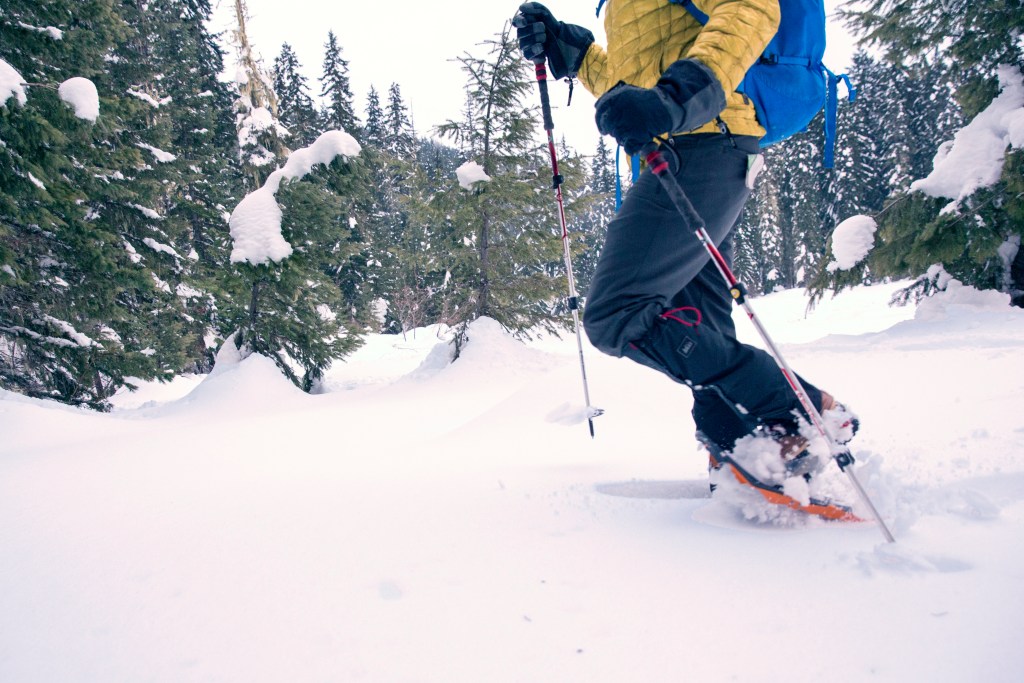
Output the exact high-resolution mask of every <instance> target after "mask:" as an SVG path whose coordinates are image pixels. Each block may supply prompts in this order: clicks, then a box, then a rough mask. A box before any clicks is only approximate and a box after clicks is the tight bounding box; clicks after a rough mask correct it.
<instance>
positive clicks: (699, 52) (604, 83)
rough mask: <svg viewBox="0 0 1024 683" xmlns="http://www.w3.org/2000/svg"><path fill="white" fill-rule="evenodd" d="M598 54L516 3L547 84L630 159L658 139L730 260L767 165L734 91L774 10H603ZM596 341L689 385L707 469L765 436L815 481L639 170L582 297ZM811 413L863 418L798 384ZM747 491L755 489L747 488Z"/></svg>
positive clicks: (776, 391) (666, 208) (744, 5)
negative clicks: (551, 81)
mask: <svg viewBox="0 0 1024 683" xmlns="http://www.w3.org/2000/svg"><path fill="white" fill-rule="evenodd" d="M602 5H603V6H604V8H605V12H606V14H605V30H606V34H607V37H608V45H607V47H606V48H605V47H602V46H600V45H598V44H597V43H596V42H595V40H594V35H593V34H592V33H591V32H590V31H589V30H587V29H586V28H584V27H581V26H577V25H573V24H567V23H564V22H561V21H559V20H557V19H556V18H555V17H554V16H553V15H552V14H551V12H550V11H549V10H548V9H547V8H546V7H545V6H544V5H542V4H540V3H537V2H527V3H525V4H523V5H521V6H520V8H519V12H518V13H517V15H516V17H515V19H514V21H513V23H514V25H515V26H516V28H517V30H518V40H519V44H520V47H521V49H522V50H523V54H524V56H525V57H526V58H527V59H531V60H538V59H541V58H543V59H544V60H546V61H547V64H548V69H549V71H550V73H551V75H552V77H553V78H555V79H563V78H578V79H579V81H580V83H582V84H583V85H584V87H586V88H587V90H589V91H590V92H591V93H593V94H594V95H595V96H596V97H598V98H599V99H598V101H597V104H596V117H595V118H596V123H597V127H598V129H599V131H600V132H601V133H602V134H605V135H611V136H612V137H614V138H615V139H616V141H617V142H618V143H619V144H620V145H621V146H622V148H623V149H624V150H625V151H626V152H627V153H628V154H630V155H633V154H636V153H638V152H639V151H640V150H641V149H642V148H644V147H645V146H647V145H649V144H650V143H651V141H652V140H654V139H658V138H661V139H662V143H661V144H662V145H663V147H665V148H668V150H669V152H670V153H668V154H666V155H665V156H666V157H667V158H668V159H669V160H670V161H671V163H672V167H671V172H672V174H673V175H674V176H675V178H676V180H677V181H678V182H679V184H680V186H681V187H682V188H683V189H684V190H685V192H686V195H687V196H688V197H689V198H690V200H691V201H692V203H693V205H694V207H695V209H696V210H697V213H699V214H700V216H701V217H702V218H703V220H704V222H705V223H706V227H707V232H708V233H709V234H710V236H711V238H712V240H713V241H714V243H715V244H716V245H717V246H718V249H719V250H720V251H721V252H722V253H723V255H724V256H725V258H726V260H731V254H732V241H731V236H732V231H733V229H734V227H735V224H736V223H737V221H738V220H739V217H740V213H741V211H742V209H743V205H744V203H745V202H746V200H747V198H748V196H749V194H750V190H751V189H752V188H753V186H754V181H755V179H756V173H757V170H758V169H759V168H760V163H759V162H760V159H759V154H760V148H759V144H758V141H759V139H760V138H761V137H762V136H763V135H764V133H765V131H764V128H762V126H761V125H760V124H759V123H758V120H757V115H756V113H755V109H754V107H753V106H752V104H751V103H750V101H749V100H747V99H746V97H744V96H743V95H742V94H740V93H737V92H736V87H737V85H738V84H739V83H740V82H741V81H742V79H743V77H744V74H745V73H746V71H747V69H748V68H749V67H750V66H751V65H752V64H753V63H754V62H755V61H756V60H757V59H758V57H759V56H760V55H761V53H762V51H763V50H764V48H765V46H766V45H767V44H768V42H769V41H770V40H771V38H772V36H773V35H774V33H775V31H776V29H777V27H778V24H779V19H780V10H779V3H778V0H729V1H727V2H726V1H719V0H708V1H707V2H704V3H702V6H701V9H702V10H703V12H704V13H706V14H707V22H706V23H705V24H704V25H702V24H701V23H700V22H698V21H697V20H696V19H695V18H694V17H693V16H692V15H691V14H690V13H689V12H688V11H687V10H685V9H684V8H683V7H682V6H680V5H676V4H672V3H670V2H669V0H606V1H603V2H602ZM583 325H584V329H585V331H586V333H587V336H588V337H589V339H590V341H591V343H592V344H593V345H594V346H595V347H597V348H598V349H599V350H600V351H602V352H604V353H607V354H609V355H612V356H616V357H622V356H625V357H627V358H629V359H631V360H633V361H636V362H637V363H640V364H642V365H645V366H647V367H650V368H653V369H655V370H657V371H659V372H661V373H664V374H665V375H668V376H669V377H671V378H672V379H674V380H676V381H677V382H681V383H683V384H686V385H687V386H688V387H690V388H691V389H692V390H693V419H694V422H695V423H696V426H697V437H698V439H699V440H700V441H701V442H702V443H704V444H705V446H706V447H707V448H708V450H709V452H710V455H711V460H712V463H713V464H718V463H720V462H721V461H722V458H723V457H724V458H728V457H729V456H730V454H731V453H732V451H733V449H734V448H735V446H736V444H737V441H739V440H741V439H743V438H744V437H748V436H752V435H754V436H757V437H759V438H770V439H772V440H773V441H774V442H776V443H777V444H778V445H779V453H780V456H781V457H782V459H783V460H784V461H786V462H787V463H789V464H788V465H787V469H790V470H791V471H793V472H797V473H799V474H806V475H807V476H810V474H811V473H812V472H813V471H814V469H815V467H820V466H821V464H822V463H821V462H815V461H816V460H818V459H816V458H814V456H812V455H810V454H809V439H808V438H806V437H805V436H804V434H801V429H800V423H801V421H802V420H806V417H807V416H806V414H805V413H804V411H803V409H802V408H801V406H800V403H799V401H798V399H797V397H796V395H795V394H794V392H793V391H792V388H791V387H790V386H789V385H788V384H787V382H786V379H785V377H784V376H783V374H782V373H781V372H780V370H779V368H778V366H777V365H776V363H775V361H774V360H773V359H772V357H771V356H770V355H768V354H767V353H765V352H764V351H762V350H760V349H758V348H755V347H752V346H749V345H747V344H743V343H741V342H739V341H738V340H737V338H736V331H735V328H734V325H733V320H732V301H731V298H730V295H729V292H728V290H727V288H726V287H725V286H723V284H722V281H721V275H720V274H719V272H718V271H717V270H716V267H715V265H714V263H712V262H711V260H710V259H709V256H708V253H707V252H706V251H705V249H704V248H703V247H702V245H701V244H700V243H699V242H698V240H696V239H694V237H693V234H692V233H690V232H688V231H687V230H685V229H682V223H681V217H680V215H679V213H678V212H677V209H676V208H675V206H674V205H673V204H672V203H671V202H670V201H669V198H668V197H667V196H666V194H665V191H664V190H663V189H662V187H661V184H660V183H659V180H658V179H657V178H656V177H655V176H654V175H653V174H651V173H643V174H642V175H641V176H640V177H639V178H638V179H637V181H636V182H635V183H634V184H633V186H632V187H631V188H630V189H629V191H628V193H627V194H626V196H625V199H624V201H623V203H622V206H621V208H620V210H619V212H618V213H617V214H616V216H615V218H614V219H613V220H612V221H611V222H610V223H609V225H608V230H607V236H606V240H605V245H604V249H603V251H602V252H601V256H600V259H599V261H598V264H597V269H596V272H595V274H594V277H593V280H592V282H591V285H590V288H589V291H588V292H587V299H586V306H585V309H584V319H583ZM800 382H801V383H802V385H803V386H804V388H805V389H806V391H807V393H808V395H809V396H810V398H811V401H812V402H813V404H814V407H815V408H817V409H818V410H819V411H820V412H821V413H822V414H823V416H824V418H825V419H826V420H827V421H829V423H830V424H832V425H834V426H836V427H838V430H837V431H838V434H839V437H838V439H837V440H838V441H839V442H840V443H845V442H846V441H848V440H849V439H850V438H852V436H853V433H854V431H855V430H856V428H857V426H858V423H857V422H856V419H855V418H854V416H853V414H852V413H851V412H850V411H848V410H847V409H846V408H845V407H844V406H842V405H841V404H839V403H838V402H837V401H836V400H835V399H834V398H833V397H832V396H831V395H829V394H828V393H826V392H824V391H822V390H820V389H819V388H817V387H815V386H814V385H812V384H810V383H809V382H807V381H805V380H803V379H802V378H801V379H800ZM754 485H755V486H756V483H755V484H754Z"/></svg>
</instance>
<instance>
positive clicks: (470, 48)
mask: <svg viewBox="0 0 1024 683" xmlns="http://www.w3.org/2000/svg"><path fill="white" fill-rule="evenodd" d="M246 1H247V5H248V7H249V12H250V14H251V19H250V21H249V25H248V32H249V39H250V41H251V42H252V43H253V45H254V46H255V48H256V49H257V50H258V51H259V53H260V54H262V56H263V59H264V63H265V64H266V66H267V67H268V68H269V66H270V64H271V63H272V62H273V60H274V57H276V56H277V54H278V53H279V52H280V50H281V45H282V43H285V42H287V43H289V44H290V45H291V46H292V48H294V50H295V52H296V53H297V54H298V57H299V60H300V62H301V63H302V65H303V68H304V70H305V75H306V76H307V78H309V81H310V85H311V90H315V89H316V88H318V87H319V85H318V83H317V81H316V79H317V78H318V77H319V76H320V73H321V66H322V63H323V57H324V43H326V41H327V32H328V30H333V31H334V33H335V34H336V35H337V37H338V43H339V44H340V45H341V47H342V56H343V57H344V58H345V59H347V60H348V62H349V75H350V78H351V82H352V91H353V95H354V96H355V100H356V114H357V116H359V117H360V119H363V118H364V112H365V105H366V94H367V92H368V91H369V89H370V86H371V85H373V86H374V87H375V88H376V89H377V91H378V92H379V93H380V94H381V98H382V100H385V99H386V96H387V90H388V88H389V87H390V86H391V83H393V82H396V83H398V84H399V86H400V87H401V90H402V96H403V98H404V100H405V102H406V105H407V106H408V107H409V108H410V110H411V112H412V115H413V120H414V123H415V126H416V130H417V132H418V133H419V134H420V135H432V129H433V127H434V126H436V125H438V124H440V123H443V122H444V121H446V120H448V119H458V118H459V117H460V115H461V111H462V105H463V102H464V96H463V86H464V85H465V81H466V79H465V75H464V74H463V72H462V71H461V70H460V65H459V64H458V63H457V62H455V61H454V60H455V59H456V58H458V57H459V56H461V55H463V54H464V53H465V52H472V53H474V54H482V51H481V48H480V47H479V44H480V43H481V42H483V41H485V40H487V39H489V38H491V37H492V36H494V34H496V33H498V32H499V31H500V30H501V27H502V24H503V22H504V21H507V20H509V19H511V17H512V16H513V15H514V14H515V12H516V9H517V8H518V6H519V2H518V1H517V0H511V1H509V2H506V1H505V0H484V1H483V2H481V1H478V0H448V1H447V2H438V1H437V0H378V1H377V2H367V1H366V0H284V1H282V0H246ZM667 1H668V0H666V2H667ZM597 2H598V0H545V1H544V4H545V5H546V6H547V7H548V8H549V9H550V10H551V11H552V13H553V14H554V15H555V16H556V17H558V18H559V19H560V20H562V21H567V22H569V23H574V24H580V25H582V26H585V27H587V28H589V29H590V30H591V31H593V32H594V34H595V36H596V37H597V40H598V41H599V42H601V43H602V44H603V43H604V30H603V22H604V13H603V12H602V16H601V18H600V19H598V18H597V17H596V16H595V15H594V10H595V9H596V8H597ZM213 4H214V7H215V20H214V26H213V28H214V29H215V30H218V29H222V28H228V27H229V26H231V25H232V22H233V21H234V4H235V3H234V0H214V3H213ZM838 4H839V0H826V1H825V6H826V7H827V8H828V9H829V11H830V12H831V11H833V10H834V8H835V6H837V5H838ZM828 37H829V51H828V53H827V54H826V59H825V63H826V64H827V65H828V66H829V67H830V68H831V69H832V70H833V71H837V73H838V72H839V71H840V70H842V69H844V68H845V67H846V66H847V65H848V63H849V59H850V56H851V55H852V52H853V47H852V40H851V39H849V38H848V37H847V36H846V35H845V31H844V30H843V29H842V27H841V26H839V25H835V24H833V25H832V26H830V28H829V35H828ZM227 62H228V66H229V73H231V74H233V73H234V71H235V69H234V52H233V51H232V52H231V53H229V54H228V55H227ZM312 94H313V95H314V96H317V95H319V92H318V91H315V92H312ZM567 96H568V88H567V86H566V85H565V84H564V83H554V84H552V86H551V100H552V104H553V105H554V107H555V110H554V114H553V116H554V123H555V135H556V137H557V138H558V139H560V138H561V137H562V136H563V135H564V136H565V137H566V139H567V140H568V141H569V144H570V145H572V146H573V147H574V148H576V149H577V150H579V151H580V152H582V153H585V154H591V153H593V150H594V147H595V146H596V145H597V139H598V133H597V128H596V126H595V125H594V98H593V97H592V96H591V95H590V93H588V92H587V91H586V90H584V89H583V87H582V86H578V87H576V89H575V90H574V93H573V100H572V105H571V107H570V108H568V109H566V108H565V102H566V98H567ZM538 102H539V97H538ZM538 129H539V128H538ZM540 132H541V134H542V131H540Z"/></svg>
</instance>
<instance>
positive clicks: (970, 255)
mask: <svg viewBox="0 0 1024 683" xmlns="http://www.w3.org/2000/svg"><path fill="white" fill-rule="evenodd" d="M844 16H845V17H846V19H847V20H848V22H849V23H850V25H851V26H853V27H855V28H856V29H858V30H861V31H864V32H865V33H866V34H867V38H868V40H870V41H871V42H874V43H876V44H879V45H882V46H884V47H885V48H886V49H887V51H888V52H887V56H888V58H889V60H890V61H891V62H892V63H893V64H895V65H898V66H899V67H901V68H908V69H912V70H915V71H917V72H918V73H921V74H923V77H924V79H925V80H926V83H925V87H924V88H923V89H922V90H921V91H920V92H911V93H910V96H911V97H912V98H913V99H912V100H911V101H912V102H915V103H916V104H917V105H918V106H919V107H922V108H926V109H927V111H926V112H922V116H921V117H920V118H914V119H913V121H914V123H912V124H908V125H907V126H906V132H905V134H906V136H907V138H908V140H912V139H913V138H914V137H916V136H921V137H929V136H934V135H942V137H943V138H945V137H946V136H945V134H944V131H943V129H944V128H946V127H947V126H948V125H950V124H951V123H953V120H954V119H955V116H943V115H942V113H941V112H944V111H948V109H945V108H944V105H945V103H946V102H948V97H947V93H948V92H949V91H950V90H951V89H952V88H951V87H950V86H949V84H950V83H953V84H956V86H957V93H958V99H959V103H960V104H961V106H962V108H963V112H964V114H965V116H966V118H967V119H970V118H972V117H973V116H974V115H976V114H977V113H978V112H979V111H981V110H982V109H983V108H984V107H985V106H987V105H988V104H989V103H990V102H991V100H992V99H993V97H994V96H995V94H996V92H997V83H996V79H995V74H996V72H997V68H998V66H999V65H1000V64H1009V65H1013V66H1016V67H1018V68H1020V67H1021V66H1024V46H1022V44H1021V43H1020V41H1017V40H1013V39H1010V38H1008V36H1013V35H1019V34H1020V32H1021V31H1022V30H1024V13H1022V12H1021V10H1020V6H1019V3H1016V6H1015V5H1014V3H1007V2H1005V0H982V1H980V2H975V3H963V2H961V3H955V6H950V5H949V3H948V2H942V1H941V0H913V1H911V2H905V3H898V4H895V5H893V4H891V3H886V2H882V0H872V1H871V2H868V3H866V4H864V5H862V6H859V7H857V8H856V9H851V10H848V11H846V12H845V13H844ZM947 73H948V74H949V75H948V76H944V75H942V74H947ZM937 74H938V76H937ZM936 81H938V83H936ZM937 112H938V115H936V113H937ZM935 147H936V145H935V144H931V145H925V146H924V148H925V149H929V150H934V149H935ZM908 156H912V152H911V153H909V154H908ZM1022 156H1024V152H1021V151H1019V150H1018V151H1011V152H1010V153H1008V154H1007V156H1006V160H1005V164H1004V167H1003V176H1002V178H1001V180H1000V182H999V183H997V184H996V185H994V186H993V187H990V188H985V189H982V190H979V191H978V192H976V193H975V195H974V196H972V197H970V198H968V199H967V200H965V201H962V202H959V203H958V204H957V209H956V211H955V212H945V213H944V212H942V209H943V208H944V207H945V206H946V204H948V202H943V201H942V200H935V199H932V198H930V197H925V196H923V195H921V194H919V193H913V192H910V193H903V194H901V195H900V196H898V197H897V198H895V199H894V201H893V202H892V204H891V206H890V207H889V208H887V209H886V211H885V213H884V214H883V215H882V216H881V221H880V230H879V235H878V239H877V241H878V243H879V246H878V247H877V248H876V249H875V250H874V252H872V255H871V259H870V264H871V268H872V269H874V270H875V271H876V272H878V273H879V274H882V275H889V276H906V275H916V274H919V273H922V272H924V271H925V270H929V269H930V267H931V265H933V264H935V263H941V264H942V265H943V266H944V267H945V269H946V270H947V271H948V272H950V273H951V274H953V275H954V276H955V277H957V278H958V279H960V280H963V281H965V282H967V283H969V284H973V285H976V286H983V287H996V288H999V289H1003V290H1005V291H1010V292H1013V291H1019V290H1024V281H1019V280H1017V279H1016V278H1015V276H1014V272H1016V271H1015V270H1014V268H1013V259H1011V258H1008V253H1009V251H1010V250H1011V247H1012V245H1017V244H1019V241H1020V238H1021V235H1022V234H1024V225H1022V223H1021V221H1020V216H1021V214H1024V208H1022V207H1024V199H1022V195H1021V194H1020V193H1019V192H1015V190H1014V188H1015V187H1017V186H1018V185H1019V177H1020V176H1019V172H1020V171H1019V169H1020V165H1021V157H1022ZM910 165H911V167H912V168H913V167H914V166H915V164H914V162H913V160H912V161H911V164H910ZM916 166H918V167H921V166H923V167H925V170H921V171H918V173H920V175H924V174H925V173H926V172H927V170H928V169H930V164H927V163H926V162H925V161H924V160H923V159H922V160H921V161H920V162H919V163H918V164H916Z"/></svg>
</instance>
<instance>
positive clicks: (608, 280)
mask: <svg viewBox="0 0 1024 683" xmlns="http://www.w3.org/2000/svg"><path fill="white" fill-rule="evenodd" d="M733 140H734V139H733V138H730V137H728V136H725V135H687V136H681V137H679V138H676V139H675V140H674V142H673V145H674V147H675V148H676V149H678V151H679V157H680V163H678V164H677V163H675V161H676V158H675V157H674V156H673V155H672V154H667V155H666V156H667V157H668V158H669V159H670V161H672V162H673V172H674V175H675V176H676V179H677V180H678V181H679V183H680V184H681V185H682V187H683V189H684V190H685V191H686V193H687V195H688V196H689V197H690V201H691V202H693V205H694V207H695V208H696V210H697V212H698V213H699V214H700V215H701V217H702V218H703V219H704V222H705V223H706V227H707V231H708V233H709V234H710V235H711V238H712V240H713V241H714V242H715V243H716V244H718V243H721V242H722V241H723V240H724V239H725V237H726V235H728V234H729V232H730V230H732V226H733V224H734V223H735V222H736V220H737V218H738V217H739V215H740V211H741V210H742V209H743V204H744V203H745V202H746V199H747V196H748V194H749V190H748V189H747V187H746V184H745V177H746V170H747V155H748V152H749V151H750V147H751V146H752V147H753V149H754V150H756V149H757V141H756V140H755V139H754V138H749V137H737V138H735V140H739V141H741V142H742V143H743V144H744V145H745V146H746V148H747V149H743V148H739V147H737V146H734V144H733ZM709 262H710V258H709V257H708V254H707V252H706V251H705V250H704V247H703V246H702V245H701V243H700V242H699V241H698V240H697V238H696V236H695V235H694V233H693V231H692V229H690V228H689V227H688V226H687V225H686V224H685V223H684V221H683V218H682V216H680V215H679V212H678V210H677V209H676V207H675V205H674V204H673V203H672V201H671V199H670V198H669V197H668V195H667V194H666V193H665V191H664V190H663V189H662V187H661V181H659V180H658V178H657V177H656V176H655V175H654V174H652V173H649V172H645V173H643V174H641V176H640V178H639V179H638V180H637V182H636V183H635V184H634V185H633V187H632V188H630V190H629V192H628V193H627V194H626V198H625V201H624V202H623V204H622V207H621V208H620V210H619V212H618V213H617V214H616V216H615V218H613V219H612V221H611V223H609V225H608V232H607V236H606V238H605V244H604V248H603V250H602V252H601V257H600V259H599V260H598V263H597V268H596V270H595V273H594V277H593V279H592V280H591V285H590V290H589V291H588V292H587V305H586V310H585V315H584V327H585V329H586V332H587V336H588V337H589V338H590V341H591V343H593V344H594V346H596V347H597V348H598V349H600V350H601V351H603V352H604V353H608V354H611V355H613V356H622V355H623V354H624V353H625V352H626V350H627V348H628V345H629V343H630V342H632V341H634V340H636V339H640V338H641V337H643V336H644V335H645V334H646V333H647V331H648V330H649V329H650V328H651V326H652V325H653V323H654V320H655V319H656V318H657V317H658V316H660V315H661V314H662V313H663V312H664V311H665V309H666V306H667V305H668V304H669V302H670V301H671V300H672V298H673V297H674V296H676V295H677V294H678V293H679V292H680V291H682V290H683V289H684V288H685V287H686V286H687V285H688V284H689V283H690V282H691V281H692V280H693V279H694V278H695V277H696V276H697V274H698V273H700V271H701V270H702V269H703V268H704V267H705V266H706V265H707V264H708V263H709Z"/></svg>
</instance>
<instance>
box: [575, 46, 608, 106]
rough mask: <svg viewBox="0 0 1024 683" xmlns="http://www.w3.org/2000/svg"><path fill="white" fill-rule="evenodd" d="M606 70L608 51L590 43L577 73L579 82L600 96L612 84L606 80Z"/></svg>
mask: <svg viewBox="0 0 1024 683" xmlns="http://www.w3.org/2000/svg"><path fill="white" fill-rule="evenodd" d="M608 71H609V69H608V53H607V52H606V51H605V49H604V48H603V47H601V46H600V45H598V44H597V43H596V42H595V43H591V44H590V49H589V50H587V54H586V55H584V57H583V64H581V65H580V71H579V74H577V76H578V77H579V79H580V83H582V84H583V87H584V88H586V89H587V90H589V91H590V92H592V93H594V94H595V95H596V96H600V95H601V94H603V93H605V92H607V91H608V89H609V88H611V87H612V85H613V84H612V83H609V82H608V81H609V78H608Z"/></svg>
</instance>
